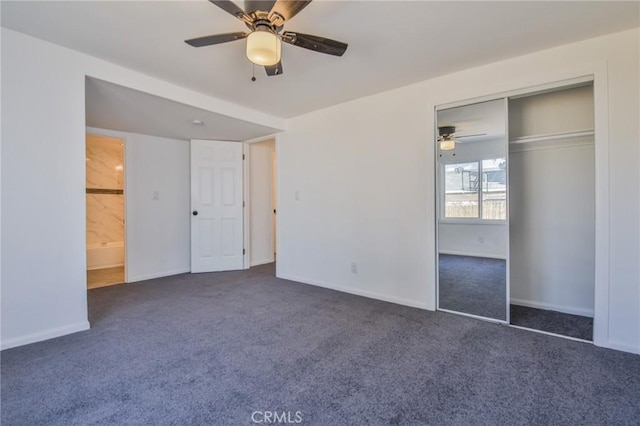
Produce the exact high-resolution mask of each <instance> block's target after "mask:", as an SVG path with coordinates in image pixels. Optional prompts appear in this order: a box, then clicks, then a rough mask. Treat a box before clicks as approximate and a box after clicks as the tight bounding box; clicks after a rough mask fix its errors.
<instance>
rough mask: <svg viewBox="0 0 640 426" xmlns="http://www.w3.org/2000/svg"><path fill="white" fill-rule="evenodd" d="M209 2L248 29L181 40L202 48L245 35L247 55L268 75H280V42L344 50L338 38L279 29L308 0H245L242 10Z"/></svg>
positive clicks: (226, 1)
mask: <svg viewBox="0 0 640 426" xmlns="http://www.w3.org/2000/svg"><path fill="white" fill-rule="evenodd" d="M209 1H210V2H211V3H213V4H215V5H216V6H218V7H219V8H220V9H222V10H224V11H225V12H227V13H229V14H230V15H233V16H234V17H236V18H237V19H239V20H241V21H242V22H244V23H245V25H246V26H247V27H248V28H249V29H250V30H251V31H249V32H248V33H247V32H237V33H224V34H215V35H210V36H204V37H198V38H192V39H190V40H185V43H187V44H189V45H191V46H193V47H203V46H211V45H214V44H220V43H226V42H229V41H234V40H240V39H244V38H246V39H247V58H248V59H249V60H250V61H251V62H253V63H254V64H256V65H261V66H264V68H265V70H266V72H267V75H269V76H272V75H280V74H282V61H281V45H282V42H283V41H284V42H285V43H289V44H293V45H294V46H299V47H304V48H305V49H309V50H314V51H316V52H320V53H326V54H328V55H334V56H342V55H343V54H344V52H345V51H346V50H347V46H348V45H347V44H346V43H342V42H340V41H335V40H331V39H328V38H324V37H318V36H314V35H308V34H301V33H297V32H292V31H285V32H282V29H283V27H284V24H285V22H287V21H288V20H290V19H291V18H293V17H294V16H296V15H297V14H298V13H299V12H300V11H301V10H302V9H304V8H305V7H306V6H308V5H309V3H311V0H307V1H302V0H245V2H244V7H245V10H242V9H241V8H240V7H238V6H237V5H236V4H235V3H234V2H232V1H230V0H209ZM253 80H255V77H254V78H253Z"/></svg>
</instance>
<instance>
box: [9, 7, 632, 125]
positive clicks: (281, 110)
mask: <svg viewBox="0 0 640 426" xmlns="http://www.w3.org/2000/svg"><path fill="white" fill-rule="evenodd" d="M238 3H239V4H240V5H241V3H240V2H238ZM639 8H640V3H638V2H635V1H634V2H613V1H604V2H592V1H587V2H576V1H569V2H557V1H533V2H520V1H512V2H477V1H472V2H458V1H450V2H430V1H423V2H419V1H418V2H416V1H414V2H406V1H326V0H315V1H314V2H313V3H311V4H310V5H309V6H308V7H307V8H306V9H304V10H303V11H302V12H301V13H300V14H299V15H298V16H296V17H295V18H293V19H292V20H291V21H290V22H288V23H287V24H286V25H285V29H286V30H289V31H299V32H302V33H307V34H314V35H320V36H324V37H328V38H333V39H336V40H340V41H344V42H348V43H349V48H348V50H347V52H346V53H345V55H344V56H343V57H341V58H340V57H333V56H329V55H323V54H320V53H315V52H312V51H309V50H305V49H302V48H299V47H296V46H291V45H287V44H283V61H282V62H283V68H284V74H283V75H281V76H275V77H267V76H266V75H265V74H264V70H263V69H259V68H257V67H256V76H257V77H258V79H257V81H256V82H251V80H250V78H251V73H252V65H251V64H250V63H249V62H248V61H247V59H246V58H245V56H244V48H245V46H244V43H245V42H244V41H235V42H231V43H227V44H223V45H217V46H210V47H204V48H193V47H190V46H188V45H187V44H185V43H184V40H185V39H189V38H193V37H198V36H203V35H209V34H215V33H222V32H235V31H244V30H246V27H245V26H244V25H243V24H242V23H241V22H240V21H239V20H237V19H235V18H233V17H232V16H230V15H228V14H226V13H225V12H224V11H222V10H221V9H219V8H217V7H216V6H214V5H212V4H211V3H209V2H208V1H206V0H198V1H184V0H183V1H162V2H160V1H106V2H105V1H87V2H85V1H66V2H57V1H45V2H32V1H21V2H10V1H2V11H1V16H2V26H4V27H7V28H10V29H13V30H16V31H20V32H23V33H26V34H29V35H32V36H35V37H38V38H41V39H45V40H48V41H51V42H53V43H57V44H60V45H63V46H67V47H69V48H72V49H75V50H78V51H81V52H85V53H87V54H89V55H93V56H97V57H100V58H103V59H105V60H107V61H110V62H113V63H116V64H120V65H123V66H125V67H128V68H131V69H134V70H138V71H141V72H143V73H146V74H148V75H152V76H155V77H158V78H161V79H164V80H166V81H169V82H172V83H175V84H178V85H180V86H183V87H187V88H190V89H194V90H197V91H199V92H201V93H205V94H208V95H211V96H214V97H217V98H220V99H224V100H226V101H230V102H233V103H236V104H239V105H243V106H246V107H249V108H252V109H255V110H259V111H263V112H265V113H268V114H271V115H275V116H278V117H282V118H290V117H294V116H296V115H300V114H302V113H306V112H310V111H313V110H316V109H319V108H322V107H326V106H329V105H333V104H338V103H341V102H345V101H349V100H352V99H356V98H359V97H362V96H366V95H370V94H373V93H377V92H381V91H384V90H388V89H392V88H395V87H399V86H404V85H407V84H410V83H414V82H417V81H421V80H426V79H428V78H432V77H435V76H438V75H443V74H447V73H451V72H454V71H457V70H462V69H466V68H470V67H473V66H478V65H481V64H486V63H491V62H495V61H497V60H501V59H505V58H508V57H513V56H517V55H522V54H526V53H528V52H533V51H537V50H541V49H545V48H549V47H552V46H556V45H561V44H565V43H569V42H573V41H578V40H582V39H586V38H591V37H595V36H598V35H601V34H605V33H611V32H616V31H621V30H624V29H628V28H632V27H637V26H638V25H639V19H640V18H639V10H640V9H639Z"/></svg>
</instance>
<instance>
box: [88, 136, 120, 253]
mask: <svg viewBox="0 0 640 426" xmlns="http://www.w3.org/2000/svg"><path fill="white" fill-rule="evenodd" d="M86 154H87V155H86V164H87V190H88V191H87V192H91V193H87V245H88V246H96V245H100V244H105V243H110V242H123V241H124V221H123V219H124V196H123V194H122V190H123V188H124V185H123V183H124V168H123V165H124V163H123V147H122V141H121V140H120V139H115V138H109V137H104V136H95V135H87V153H86ZM96 190H110V191H102V193H101V191H96ZM96 192H97V193H96ZM107 192H111V193H107ZM114 192H116V193H114Z"/></svg>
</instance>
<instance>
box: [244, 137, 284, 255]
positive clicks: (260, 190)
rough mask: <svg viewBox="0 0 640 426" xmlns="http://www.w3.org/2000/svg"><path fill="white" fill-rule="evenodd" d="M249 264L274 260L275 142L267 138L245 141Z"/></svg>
mask: <svg viewBox="0 0 640 426" xmlns="http://www.w3.org/2000/svg"><path fill="white" fill-rule="evenodd" d="M248 151H249V164H248V165H247V166H248V167H249V220H250V226H249V229H250V235H249V259H250V260H249V266H250V267H254V266H258V265H265V264H270V263H274V262H275V260H276V215H277V206H276V143H275V140H274V139H268V140H264V141H259V142H253V143H250V144H248Z"/></svg>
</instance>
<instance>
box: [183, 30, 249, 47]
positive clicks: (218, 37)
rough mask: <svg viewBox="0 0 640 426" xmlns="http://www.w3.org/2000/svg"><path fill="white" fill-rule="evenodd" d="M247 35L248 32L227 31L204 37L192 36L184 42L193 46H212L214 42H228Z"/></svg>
mask: <svg viewBox="0 0 640 426" xmlns="http://www.w3.org/2000/svg"><path fill="white" fill-rule="evenodd" d="M246 36H247V34H246V33H225V34H214V35H209V36H204V37H198V38H192V39H190V40H185V41H184V42H185V43H187V44H188V45H190V46H193V47H203V46H211V45H213V44H220V43H226V42H228V41H234V40H240V39H243V38H245V37H246Z"/></svg>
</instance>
